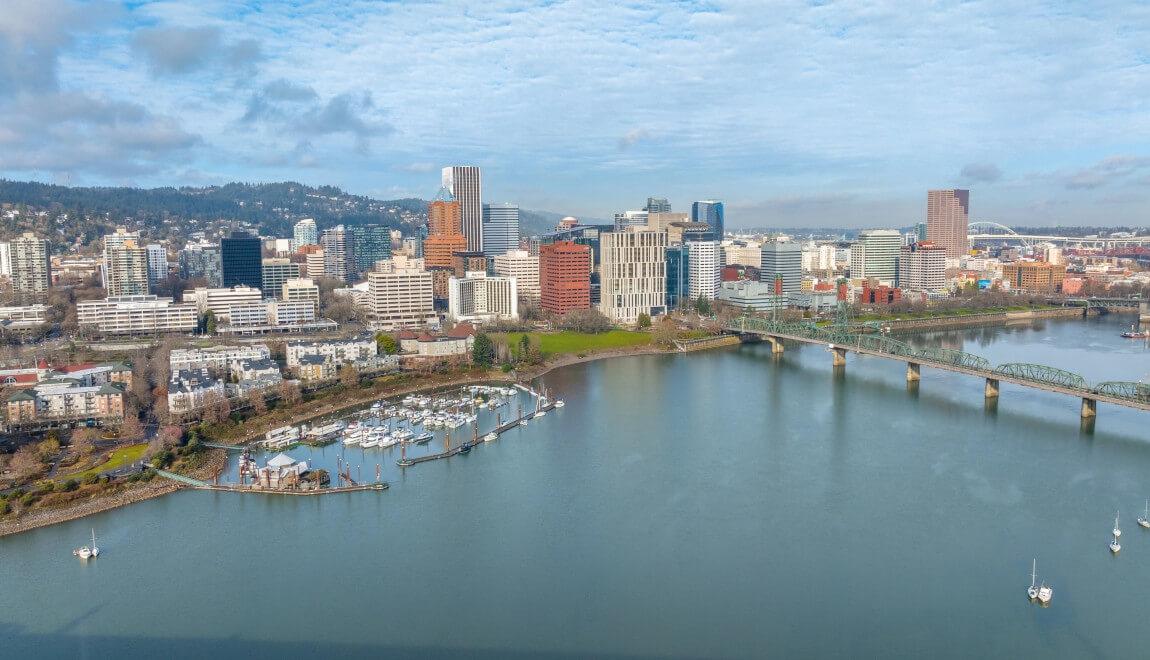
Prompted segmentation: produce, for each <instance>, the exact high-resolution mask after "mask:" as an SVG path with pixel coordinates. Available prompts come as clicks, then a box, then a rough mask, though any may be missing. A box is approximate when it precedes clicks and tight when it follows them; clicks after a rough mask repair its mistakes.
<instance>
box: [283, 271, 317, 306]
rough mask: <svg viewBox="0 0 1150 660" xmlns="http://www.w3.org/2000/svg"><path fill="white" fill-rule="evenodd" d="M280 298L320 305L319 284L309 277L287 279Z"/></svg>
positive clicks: (287, 300) (285, 300) (286, 300)
mask: <svg viewBox="0 0 1150 660" xmlns="http://www.w3.org/2000/svg"><path fill="white" fill-rule="evenodd" d="M280 299H281V300H283V301H284V302H310V303H312V304H314V305H315V306H316V307H319V286H318V285H317V284H316V283H315V281H314V280H312V279H308V278H296V279H290V280H286V281H284V283H283V286H282V287H281V288H280Z"/></svg>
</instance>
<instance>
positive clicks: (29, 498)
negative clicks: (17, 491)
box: [20, 493, 36, 509]
mask: <svg viewBox="0 0 1150 660" xmlns="http://www.w3.org/2000/svg"><path fill="white" fill-rule="evenodd" d="M35 503H36V496H35V495H33V494H32V493H28V494H26V495H24V496H23V497H21V498H20V506H22V507H24V508H25V509H27V508H28V507H30V506H32V505H33V504H35Z"/></svg>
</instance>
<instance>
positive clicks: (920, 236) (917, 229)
mask: <svg viewBox="0 0 1150 660" xmlns="http://www.w3.org/2000/svg"><path fill="white" fill-rule="evenodd" d="M914 233H915V235H916V237H917V240H918V241H925V240H927V238H926V223H925V222H920V223H918V224H916V225H915V226H914Z"/></svg>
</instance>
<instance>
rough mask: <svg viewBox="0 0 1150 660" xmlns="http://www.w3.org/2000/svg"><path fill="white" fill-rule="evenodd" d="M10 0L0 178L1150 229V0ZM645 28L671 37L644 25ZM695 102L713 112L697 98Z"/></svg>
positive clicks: (606, 212) (871, 220)
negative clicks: (471, 180)
mask: <svg viewBox="0 0 1150 660" xmlns="http://www.w3.org/2000/svg"><path fill="white" fill-rule="evenodd" d="M6 12H7V15H8V20H5V21H0V52H3V53H5V55H6V57H5V58H4V59H5V60H6V64H5V65H0V83H3V85H4V88H5V89H7V90H9V92H10V93H8V94H6V95H5V96H4V97H3V98H0V126H3V127H4V128H3V130H0V144H2V145H3V146H4V150H3V151H2V152H0V153H2V155H0V176H4V177H7V178H13V179H34V180H40V181H49V182H54V183H65V184H73V185H138V186H143V187H153V186H162V185H203V184H217V183H224V182H228V181H233V180H238V181H277V180H298V181H302V182H305V183H310V184H327V185H335V186H339V187H341V188H344V189H346V190H348V191H350V192H354V193H358V194H365V195H370V196H373V197H376V198H381V199H391V198H397V197H406V196H418V197H425V196H426V194H427V192H426V191H427V190H428V188H429V185H428V182H429V181H431V180H433V179H432V178H431V177H433V176H434V175H435V171H436V169H437V168H441V167H444V166H447V165H450V164H451V163H458V162H466V163H474V164H476V165H479V166H480V167H482V168H483V169H484V170H485V175H486V176H485V177H484V178H485V182H484V184H485V189H486V190H485V195H484V199H485V200H489V201H491V202H514V203H518V204H519V205H520V206H521V208H525V209H538V210H546V211H554V212H558V213H569V214H572V215H575V216H577V217H580V216H582V217H598V218H609V217H611V215H612V214H613V213H614V212H616V211H620V210H624V209H628V208H639V207H640V206H641V204H642V200H643V199H644V198H645V197H646V196H649V195H650V196H661V197H667V198H670V199H671V200H672V203H673V204H674V206H675V207H676V208H679V209H683V208H684V204H686V203H689V202H691V201H694V200H702V199H720V200H724V201H725V203H726V213H727V216H728V217H727V223H726V224H727V226H728V227H729V228H731V229H738V228H743V227H749V226H765V225H775V226H795V227H803V226H850V227H868V226H905V225H908V224H912V223H913V222H916V221H920V220H921V219H923V217H924V212H923V210H922V208H921V191H923V190H927V189H939V188H969V189H972V190H976V192H977V197H978V203H977V205H976V206H975V207H974V209H972V210H973V214H972V219H975V220H995V221H999V222H1003V223H1005V224H1008V225H1015V224H1020V225H1027V224H1028V225H1056V224H1068V225H1071V224H1085V225H1122V224H1127V225H1145V224H1147V222H1148V221H1150V218H1147V216H1146V214H1145V212H1144V209H1145V208H1146V206H1147V203H1148V202H1150V139H1148V138H1146V137H1144V136H1146V135H1150V132H1148V131H1146V120H1145V117H1146V116H1147V113H1146V107H1145V106H1146V105H1147V101H1146V100H1145V99H1148V98H1150V94H1147V92H1148V91H1150V75H1148V73H1150V56H1147V54H1146V51H1145V49H1144V47H1143V46H1142V44H1144V43H1146V42H1147V41H1148V38H1147V37H1148V36H1150V28H1148V27H1147V26H1148V25H1150V8H1147V7H1137V6H1134V7H1131V6H1125V7H1124V6H1119V5H1114V6H1107V5H1103V6H1091V7H1090V11H1086V10H1085V9H1083V10H1081V11H1074V9H1073V8H1066V7H1064V6H1062V5H1061V4H1053V3H1047V4H1044V5H1035V6H1033V7H1030V8H1028V9H1027V11H1025V12H1019V11H1018V10H1017V9H1015V8H1009V7H999V6H996V5H994V4H990V3H977V2H975V3H961V4H958V3H953V4H952V3H947V4H942V5H938V6H935V7H933V8H932V9H931V10H930V11H919V12H915V11H907V12H902V11H898V10H897V9H896V8H893V7H891V8H884V7H881V6H877V7H876V6H870V5H868V6H865V7H859V8H851V7H843V6H825V5H817V6H809V7H785V8H781V9H780V10H779V11H772V12H759V11H756V10H755V8H754V7H749V6H747V7H744V6H739V5H735V4H730V5H728V3H723V2H719V3H708V4H707V5H701V4H694V3H681V4H677V5H674V6H663V5H661V4H644V3H639V4H632V5H628V6H625V7H616V6H614V5H613V4H610V3H605V4H603V5H602V6H599V7H590V6H588V5H587V4H579V5H577V6H576V5H574V4H572V3H556V4H548V5H547V6H521V5H519V4H518V3H510V2H507V3H489V4H487V5H485V6H483V7H478V8H473V9H472V10H471V11H469V12H467V13H461V12H458V11H454V10H453V9H452V8H451V7H450V6H445V5H442V4H435V3H431V4H419V5H409V4H402V5H364V6H362V7H358V8H357V9H356V10H355V11H347V12H342V11H336V10H334V9H330V8H329V7H327V6H326V5H323V4H307V5H302V6H297V7H293V8H287V7H283V6H276V5H272V6H262V7H259V8H258V11H257V8H256V7H255V6H254V5H252V6H248V5H242V4H241V5H233V4H231V3H222V2H201V3H167V2H142V3H116V2H102V3H79V2H73V1H71V0H15V1H14V2H10V3H8V6H6ZM951 28H957V29H951ZM643 34H650V35H655V34H658V35H662V38H638V39H637V38H631V36H629V35H643ZM448 35H450V38H448ZM540 43H546V44H548V47H547V48H545V49H541V48H539V46H538V44H540ZM1050 43H1058V44H1059V48H1058V49H1057V51H1055V52H1052V51H1051V50H1050V49H1049V48H1048V44H1050ZM668 46H674V47H668ZM845 53H850V55H851V56H850V57H844V56H842V55H843V54H845ZM385 63H386V64H387V66H382V65H383V64H385ZM976 72H982V73H980V74H979V75H973V74H975V73H976ZM655 79H657V80H659V82H660V87H661V89H663V90H664V91H663V92H662V93H660V94H649V93H648V91H649V89H650V87H649V85H650V82H651V81H652V80H655ZM939 80H947V81H949V83H948V85H947V86H945V87H943V88H942V89H944V90H946V91H944V93H938V92H937V91H936V90H938V89H940V88H939V86H938V85H937V84H936V81H939ZM677 97H681V98H683V99H687V98H707V99H713V101H709V102H708V103H707V104H705V106H704V107H703V108H702V109H700V110H692V111H690V112H686V111H684V110H683V106H682V105H681V104H676V103H673V102H671V101H673V100H674V99H675V98H677ZM428 98H436V103H434V104H429V103H428V102H427V99H428ZM46 108H47V109H49V110H45V109H46ZM624 110H625V111H624ZM1088 118H1095V120H1094V121H1087V119H1088ZM940 136H945V137H946V139H940ZM1140 136H1143V137H1140Z"/></svg>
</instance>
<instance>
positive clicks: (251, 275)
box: [220, 231, 264, 289]
mask: <svg viewBox="0 0 1150 660" xmlns="http://www.w3.org/2000/svg"><path fill="white" fill-rule="evenodd" d="M262 247H263V245H262V241H260V239H259V237H258V236H253V235H252V234H249V233H247V232H244V231H233V232H232V235H231V236H230V237H228V238H225V239H223V240H221V241H220V264H221V266H222V267H223V268H222V270H223V280H224V281H223V285H224V287H233V286H239V285H241V284H242V285H244V286H250V287H252V288H253V289H258V288H260V287H261V286H263V284H264V281H263V250H262Z"/></svg>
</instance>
